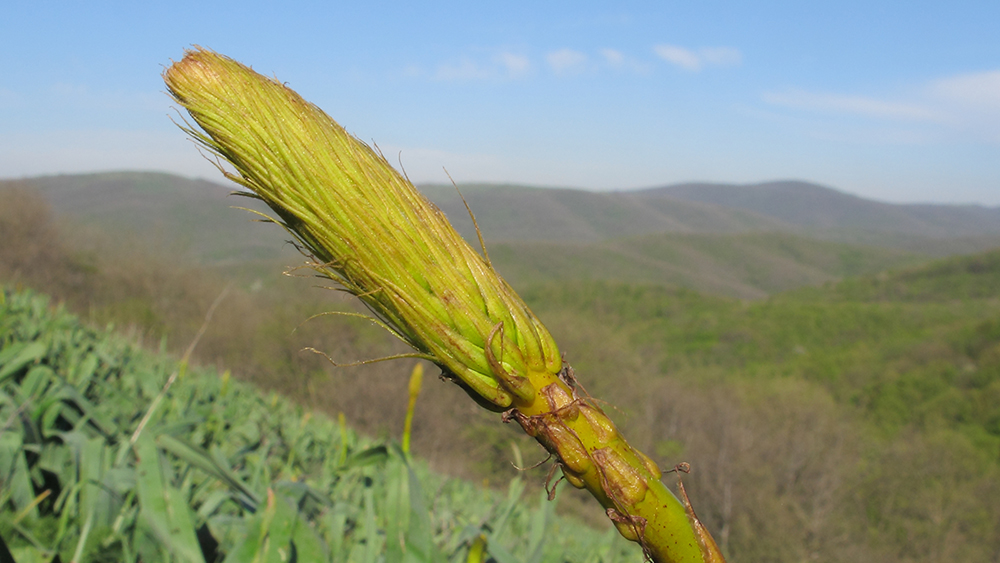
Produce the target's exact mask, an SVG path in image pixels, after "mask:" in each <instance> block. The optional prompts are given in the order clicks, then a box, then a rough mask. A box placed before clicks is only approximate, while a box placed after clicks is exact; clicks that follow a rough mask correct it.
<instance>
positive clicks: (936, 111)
mask: <svg viewBox="0 0 1000 563" xmlns="http://www.w3.org/2000/svg"><path fill="white" fill-rule="evenodd" d="M761 99H762V100H763V101H764V102H765V103H767V104H769V105H771V106H773V107H777V108H784V109H791V110H798V111H799V112H804V114H803V115H806V116H808V115H810V114H813V115H815V116H817V117H819V116H822V115H827V116H853V117H856V118H863V119H868V120H875V121H874V122H873V123H870V124H867V125H866V124H861V125H859V124H858V123H857V122H855V125H857V126H861V127H869V126H870V125H877V122H878V121H882V122H885V123H886V124H888V123H894V124H895V125H893V126H892V127H894V128H893V129H892V131H893V132H897V133H899V132H901V133H902V134H903V136H904V137H907V138H914V137H919V138H922V139H923V140H924V141H927V142H932V141H933V140H942V139H963V140H980V141H986V142H988V143H1000V70H990V71H983V72H978V73H968V74H960V75H955V76H947V77H943V78H939V79H935V80H931V81H928V82H926V83H924V84H922V85H919V86H916V87H914V88H912V89H911V90H910V91H909V92H908V93H907V94H905V95H904V96H898V97H874V96H864V95H857V94H840V93H830V92H808V91H804V90H786V91H781V92H765V93H763V94H762V95H761ZM845 126H846V124H844V123H842V124H841V127H845ZM877 126H878V127H882V128H883V129H884V126H883V125H877ZM914 128H921V129H914Z"/></svg>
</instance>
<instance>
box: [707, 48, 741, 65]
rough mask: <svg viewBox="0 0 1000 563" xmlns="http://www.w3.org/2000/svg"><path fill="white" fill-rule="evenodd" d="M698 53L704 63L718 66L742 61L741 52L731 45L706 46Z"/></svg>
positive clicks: (736, 63)
mask: <svg viewBox="0 0 1000 563" xmlns="http://www.w3.org/2000/svg"><path fill="white" fill-rule="evenodd" d="M698 54H699V55H700V56H701V58H702V60H704V61H705V62H706V63H709V64H713V65H718V66H735V65H738V64H740V63H741V62H743V53H740V51H739V49H734V48H732V47H708V48H705V49H702V50H700V51H699V52H698Z"/></svg>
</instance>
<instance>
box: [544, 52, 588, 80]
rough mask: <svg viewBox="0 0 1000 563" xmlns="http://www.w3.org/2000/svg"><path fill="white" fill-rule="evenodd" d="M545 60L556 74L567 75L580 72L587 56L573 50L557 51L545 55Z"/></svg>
mask: <svg viewBox="0 0 1000 563" xmlns="http://www.w3.org/2000/svg"><path fill="white" fill-rule="evenodd" d="M545 60H546V62H548V63H549V67H551V68H552V70H553V72H555V73H556V74H568V73H572V72H578V71H580V70H582V69H583V67H584V65H586V64H587V55H585V54H583V53H581V52H580V51H574V50H573V49H559V50H558V51H552V52H551V53H549V54H547V55H545Z"/></svg>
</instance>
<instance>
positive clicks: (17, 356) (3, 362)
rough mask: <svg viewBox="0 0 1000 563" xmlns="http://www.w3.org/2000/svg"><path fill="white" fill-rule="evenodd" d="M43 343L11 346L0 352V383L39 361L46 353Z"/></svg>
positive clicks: (46, 349) (46, 348)
mask: <svg viewBox="0 0 1000 563" xmlns="http://www.w3.org/2000/svg"><path fill="white" fill-rule="evenodd" d="M48 348H49V347H48V346H47V345H46V344H45V343H44V342H39V341H35V342H28V343H20V342H19V343H16V344H12V345H10V346H8V347H6V348H4V349H3V350H2V351H0V383H3V382H4V380H6V379H7V378H8V377H10V376H11V375H13V374H15V373H17V372H18V371H19V370H20V369H21V368H23V367H24V366H26V365H28V364H30V363H32V362H37V361H38V360H41V359H42V358H43V357H45V354H46V352H48Z"/></svg>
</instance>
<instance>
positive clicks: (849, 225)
mask: <svg viewBox="0 0 1000 563" xmlns="http://www.w3.org/2000/svg"><path fill="white" fill-rule="evenodd" d="M634 195H635V196H637V197H640V198H643V199H644V200H648V201H656V200H658V199H660V198H670V199H679V200H683V201H685V202H692V203H694V202H697V203H707V204H713V205H722V206H725V207H727V208H729V209H741V210H744V211H748V212H751V213H755V214H759V215H762V216H765V217H770V218H773V219H776V220H778V221H782V222H784V223H787V224H790V225H797V226H800V227H807V228H811V229H823V230H828V231H834V230H841V231H843V230H864V231H878V232H891V233H903V234H910V235H918V236H923V237H934V238H943V237H967V236H976V235H983V234H991V235H1000V207H982V206H978V205H930V204H891V203H882V202H878V201H872V200H868V199H864V198H861V197H858V196H854V195H850V194H846V193H843V192H840V191H837V190H834V189H831V188H827V187H824V186H819V185H817V184H810V183H808V182H798V181H781V182H765V183H761V184H749V185H728V184H704V183H691V184H677V185H672V186H665V187H662V188H653V189H648V190H642V191H639V192H634Z"/></svg>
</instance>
